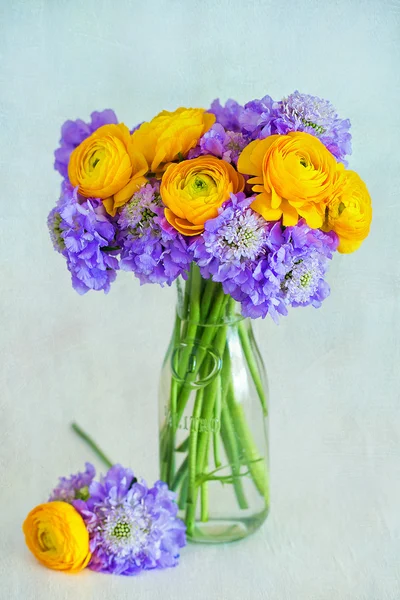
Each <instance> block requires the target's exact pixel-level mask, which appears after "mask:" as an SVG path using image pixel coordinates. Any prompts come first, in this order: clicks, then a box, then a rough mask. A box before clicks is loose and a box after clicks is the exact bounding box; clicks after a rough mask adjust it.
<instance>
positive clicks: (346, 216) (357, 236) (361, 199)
mask: <svg viewBox="0 0 400 600" xmlns="http://www.w3.org/2000/svg"><path fill="white" fill-rule="evenodd" d="M371 220H372V205H371V197H370V195H369V193H368V190H367V186H366V185H365V183H364V182H363V180H362V179H361V178H360V176H359V175H357V173H355V172H354V171H345V174H344V185H343V188H342V189H341V190H340V193H338V194H336V195H335V196H334V198H333V199H332V200H331V201H330V202H329V203H328V205H327V209H326V222H325V225H324V227H323V229H324V230H325V231H330V230H332V229H333V231H335V232H336V233H337V235H338V236H339V246H338V250H339V252H342V254H349V253H350V252H354V250H357V248H359V247H360V246H361V243H362V242H363V240H365V238H366V237H367V235H368V233H369V229H370V225H371Z"/></svg>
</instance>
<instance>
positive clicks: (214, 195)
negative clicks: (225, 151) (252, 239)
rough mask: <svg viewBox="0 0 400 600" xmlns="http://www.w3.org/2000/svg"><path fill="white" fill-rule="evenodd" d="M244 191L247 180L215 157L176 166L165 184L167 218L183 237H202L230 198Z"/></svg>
mask: <svg viewBox="0 0 400 600" xmlns="http://www.w3.org/2000/svg"><path fill="white" fill-rule="evenodd" d="M243 188H244V177H243V176H242V175H241V174H240V173H238V172H237V171H236V170H235V169H234V168H233V167H232V165H231V164H229V163H227V162H226V161H224V160H221V159H219V158H216V157H215V156H209V155H206V156H200V157H199V158H194V159H193V160H186V161H183V162H181V163H177V164H172V165H170V166H169V167H168V168H167V170H166V171H165V173H164V175H163V178H162V180H161V188H160V193H161V198H162V201H163V202H164V204H165V206H166V207H167V208H166V209H165V217H166V219H167V221H168V223H170V224H171V225H172V226H173V227H174V228H175V229H177V230H178V231H179V232H180V233H182V234H183V235H188V236H193V235H198V234H199V233H201V232H202V231H204V223H205V222H206V221H208V220H209V219H213V218H215V217H216V216H217V215H218V209H219V207H220V206H221V205H222V204H223V203H224V202H225V201H226V200H228V198H229V196H230V194H231V193H233V194H236V193H238V192H241V191H242V190H243Z"/></svg>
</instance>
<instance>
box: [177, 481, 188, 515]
mask: <svg viewBox="0 0 400 600" xmlns="http://www.w3.org/2000/svg"><path fill="white" fill-rule="evenodd" d="M188 486H189V475H188V473H187V472H186V474H185V476H184V479H183V481H182V485H181V491H180V493H179V500H178V507H179V510H183V509H184V508H185V506H186V499H187V493H188Z"/></svg>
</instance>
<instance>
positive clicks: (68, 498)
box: [49, 462, 96, 504]
mask: <svg viewBox="0 0 400 600" xmlns="http://www.w3.org/2000/svg"><path fill="white" fill-rule="evenodd" d="M95 475H96V469H95V468H94V466H93V465H92V464H91V463H88V462H87V463H85V471H83V472H82V473H76V474H75V475H71V476H70V477H60V478H59V481H58V485H57V487H55V488H54V490H53V491H52V493H51V496H50V498H49V502H52V501H53V500H62V501H63V502H68V503H69V504H71V503H72V502H73V501H74V500H87V499H88V498H89V487H90V485H91V483H92V481H93V479H94V477H95Z"/></svg>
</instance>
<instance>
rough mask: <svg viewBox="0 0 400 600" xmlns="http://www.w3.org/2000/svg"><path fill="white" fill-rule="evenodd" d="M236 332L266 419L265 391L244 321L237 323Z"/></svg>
mask: <svg viewBox="0 0 400 600" xmlns="http://www.w3.org/2000/svg"><path fill="white" fill-rule="evenodd" d="M238 330H239V337H240V342H241V344H242V348H243V352H244V355H245V357H246V361H247V364H248V367H249V370H250V373H251V376H252V378H253V381H254V385H255V387H256V390H257V393H258V396H259V398H260V401H261V406H262V409H263V413H264V416H265V417H266V416H267V415H268V408H267V398H266V396H265V390H264V386H263V383H262V380H261V377H260V372H259V367H258V364H257V361H256V358H255V356H254V353H253V349H252V346H251V342H250V334H249V332H248V330H247V325H246V322H245V321H240V322H239V324H238Z"/></svg>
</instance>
